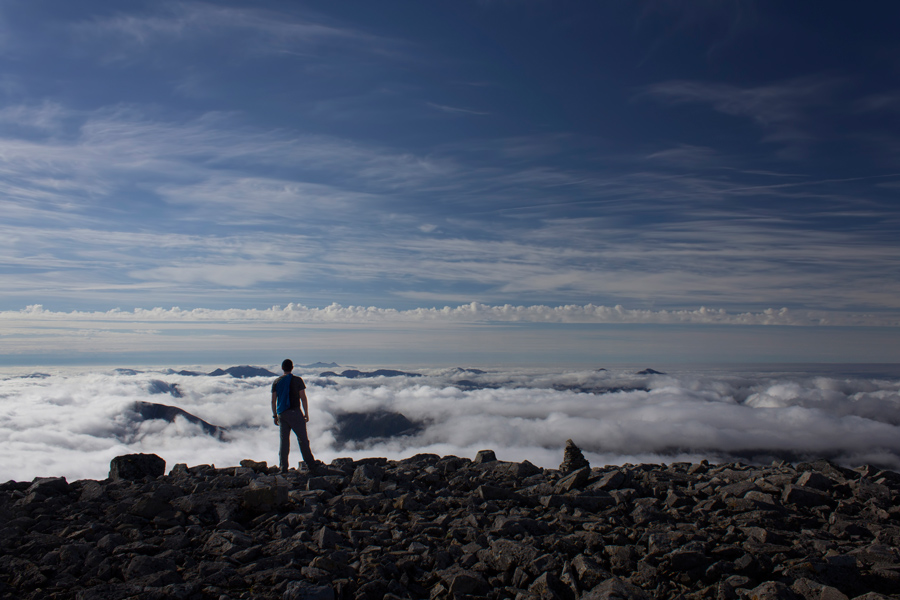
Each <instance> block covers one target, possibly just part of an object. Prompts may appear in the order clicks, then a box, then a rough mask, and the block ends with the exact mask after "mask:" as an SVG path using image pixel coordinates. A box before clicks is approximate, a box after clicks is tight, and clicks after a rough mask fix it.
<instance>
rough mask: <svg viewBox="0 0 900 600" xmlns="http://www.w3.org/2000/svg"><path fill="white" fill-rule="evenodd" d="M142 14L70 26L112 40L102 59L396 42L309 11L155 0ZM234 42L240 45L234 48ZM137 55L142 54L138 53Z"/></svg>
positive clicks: (93, 38)
mask: <svg viewBox="0 0 900 600" xmlns="http://www.w3.org/2000/svg"><path fill="white" fill-rule="evenodd" d="M153 8H154V10H152V11H149V12H147V13H144V14H135V13H126V12H124V11H123V12H118V13H115V14H112V15H104V16H96V17H94V18H89V19H85V20H83V21H81V22H79V23H76V24H74V25H73V26H72V30H73V32H74V33H75V35H76V36H77V38H78V39H79V41H81V42H94V43H101V42H113V43H115V44H114V45H112V46H108V47H109V48H110V50H109V52H110V53H109V54H108V55H107V58H108V59H109V60H126V59H133V58H135V56H136V54H135V52H136V51H137V50H139V49H141V50H142V49H146V48H148V47H158V46H161V45H170V44H172V43H173V42H178V43H182V44H188V45H190V46H195V45H197V44H198V43H201V42H202V43H207V44H208V43H210V42H211V41H212V40H219V41H222V40H225V39H230V40H231V42H232V43H231V44H230V45H231V47H232V50H238V49H239V51H240V52H241V53H249V54H256V55H259V56H265V55H272V54H280V53H292V52H294V53H300V54H305V55H311V53H313V52H314V51H315V50H316V49H317V48H322V47H332V48H343V49H346V48H347V47H348V46H350V47H351V48H358V47H361V46H362V47H365V48H367V49H368V50H373V49H380V50H381V53H382V54H386V53H388V50H389V49H390V48H391V47H396V46H397V45H398V42H397V41H395V40H389V39H387V38H384V37H381V36H378V35H375V34H372V33H368V32H364V31H362V30H359V29H354V28H350V27H348V26H346V25H345V24H337V23H334V22H328V20H327V19H325V18H324V17H323V16H322V15H321V14H317V13H315V12H313V11H310V10H304V11H292V12H288V13H285V12H278V11H273V10H267V9H266V8H260V7H252V8H251V7H228V6H221V5H216V4H212V3H206V2H160V3H154V4H153ZM235 38H238V39H240V40H241V43H240V44H233V42H234V40H235ZM140 56H144V55H143V53H142V52H141V54H140Z"/></svg>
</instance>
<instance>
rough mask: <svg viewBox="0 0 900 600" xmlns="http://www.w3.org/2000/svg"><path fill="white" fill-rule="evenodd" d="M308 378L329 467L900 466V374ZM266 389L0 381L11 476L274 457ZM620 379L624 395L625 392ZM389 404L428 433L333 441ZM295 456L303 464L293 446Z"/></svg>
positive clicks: (82, 375) (314, 431)
mask: <svg viewBox="0 0 900 600" xmlns="http://www.w3.org/2000/svg"><path fill="white" fill-rule="evenodd" d="M271 368H273V369H274V368H275V366H274V365H273V366H271ZM210 370H211V369H210ZM303 376H304V377H305V378H306V380H307V384H308V385H309V396H310V404H311V419H310V425H309V431H310V437H311V441H312V447H313V451H314V452H315V453H316V455H317V456H318V457H319V458H321V459H324V460H326V461H330V460H331V459H333V458H335V457H338V456H348V455H351V456H354V457H356V458H360V457H362V456H387V457H390V458H402V457H406V456H411V455H413V454H416V453H418V452H438V453H440V454H455V455H458V456H467V457H470V458H471V457H474V454H475V452H477V451H478V450H481V449H484V448H491V449H493V450H495V451H496V453H497V455H498V457H499V458H500V459H501V460H514V461H521V460H526V459H527V460H531V461H532V462H535V463H536V464H539V465H540V466H543V467H549V468H555V467H556V466H557V465H558V464H559V463H560V462H561V461H562V451H563V446H564V445H565V440H566V439H569V438H571V439H573V440H575V442H576V443H577V444H578V445H579V446H580V447H581V448H582V449H583V450H584V451H585V454H586V456H587V457H588V459H589V460H591V462H592V464H594V465H595V466H600V465H603V464H617V463H618V464H621V463H624V462H635V461H651V462H657V461H658V462H671V461H673V460H692V461H699V460H701V459H703V458H706V459H710V460H712V461H714V462H717V461H726V460H728V461H731V460H740V461H743V462H748V461H761V462H768V461H770V460H772V458H773V457H782V458H788V459H790V460H805V459H815V458H819V457H826V458H829V459H832V460H837V461H839V462H841V463H843V464H845V465H850V466H856V465H858V464H861V463H863V462H866V461H869V460H877V461H878V462H879V463H880V464H882V465H884V466H888V467H890V468H893V469H897V468H900V441H898V440H900V435H898V433H900V386H898V384H897V382H896V376H894V377H892V378H878V377H872V376H866V375H862V376H848V375H843V374H840V373H835V372H832V373H827V372H824V373H823V372H818V373H816V372H809V373H803V372H794V373H787V372H785V373H771V372H770V373H753V372H731V373H728V372H725V371H723V372H718V373H709V372H707V373H695V372H691V371H682V372H679V373H675V374H672V375H658V376H652V377H648V376H639V375H635V374H633V371H625V370H612V371H602V372H598V371H562V372H560V371H549V370H539V371H536V370H505V371H491V372H489V373H485V374H480V375H479V374H474V373H460V372H455V371H453V370H428V371H425V376H424V377H421V378H414V379H408V378H393V379H373V380H342V381H341V383H340V384H339V385H337V386H325V387H322V386H320V384H321V383H322V380H321V379H320V378H319V377H318V376H317V375H316V374H314V373H306V374H303ZM461 379H466V380H469V381H470V382H471V381H472V380H474V381H476V382H479V383H481V384H483V385H485V386H492V387H489V388H487V389H475V390H469V391H465V390H464V389H460V388H459V387H456V386H455V385H454V383H455V382H456V381H459V380H461ZM153 380H164V381H166V382H167V383H169V384H175V385H177V386H178V389H179V390H180V392H181V393H182V397H181V398H174V397H172V396H170V395H167V394H150V393H149V391H150V390H152V388H153V386H152V385H150V384H151V382H152V381H153ZM269 385H270V380H269V379H267V378H259V379H249V380H237V379H232V378H229V377H217V378H210V377H187V376H180V375H174V374H172V373H165V372H145V373H138V374H136V375H123V374H116V373H102V372H70V373H68V374H67V373H64V372H60V373H55V374H53V375H52V376H51V377H49V378H45V379H23V378H7V379H0V442H2V443H0V465H3V467H0V479H3V480H6V479H17V480H30V479H32V478H33V477H36V476H49V475H63V476H66V477H68V478H70V479H74V478H83V477H90V478H103V477H105V476H106V473H107V470H108V465H109V461H110V460H111V459H112V458H113V457H114V456H116V455H118V454H126V453H132V452H152V453H156V454H159V455H160V456H162V457H163V458H164V459H165V460H166V461H167V465H168V467H169V468H171V467H172V466H173V465H174V464H175V463H178V462H186V463H188V464H191V465H194V464H202V463H207V464H209V463H214V464H216V465H218V466H231V465H236V464H238V462H239V461H240V460H241V459H244V458H251V459H254V460H266V461H267V462H269V463H270V464H273V463H275V462H276V461H277V436H278V434H277V429H275V428H274V427H272V426H271V423H270V422H269V421H270V420H269V419H268V418H267V417H266V415H267V414H268V413H267V410H266V403H267V398H266V396H267V393H266V391H267V388H268V386H269ZM622 388H624V389H625V390H626V391H616V390H617V389H622ZM629 389H630V391H628V390H629ZM573 390H593V393H586V392H584V391H573ZM604 390H607V391H604ZM762 398H772V399H777V400H773V401H761V399H762ZM135 400H141V401H146V402H156V403H162V404H169V405H174V406H178V407H180V408H183V409H184V410H186V411H188V412H190V413H192V414H194V415H196V416H198V417H200V418H202V419H204V420H206V421H208V422H210V423H213V424H215V425H221V426H225V427H228V428H229V432H228V434H227V436H226V440H225V441H221V440H217V439H215V438H212V437H209V436H206V435H203V434H202V432H200V431H199V430H198V429H197V428H196V427H194V426H192V425H190V424H189V423H187V422H185V421H182V420H176V421H175V422H174V423H171V424H168V423H164V422H160V421H153V422H144V423H140V422H135V421H134V415H133V414H131V413H130V412H129V410H128V409H129V406H130V404H131V403H132V402H134V401H135ZM377 409H384V410H390V411H396V412H400V413H402V414H404V415H406V416H407V417H408V418H410V419H413V420H415V421H419V422H422V423H423V424H424V425H425V428H424V430H423V431H422V432H421V433H420V434H419V435H417V436H415V437H412V438H405V439H397V440H392V441H388V442H385V443H379V444H375V445H373V444H370V443H361V444H359V445H357V446H356V447H354V448H351V449H347V448H342V447H337V446H336V445H335V444H334V436H333V432H332V431H331V430H332V427H333V425H334V423H335V420H336V416H337V415H338V414H339V413H341V412H354V411H371V410H377ZM292 456H293V457H294V460H299V459H300V457H299V452H297V450H296V447H294V448H293V450H292Z"/></svg>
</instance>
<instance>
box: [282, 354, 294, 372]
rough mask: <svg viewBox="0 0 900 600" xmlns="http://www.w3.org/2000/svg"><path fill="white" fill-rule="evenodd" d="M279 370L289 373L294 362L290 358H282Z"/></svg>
mask: <svg viewBox="0 0 900 600" xmlns="http://www.w3.org/2000/svg"><path fill="white" fill-rule="evenodd" d="M281 370H282V371H284V372H285V373H290V372H291V371H293V370H294V363H293V362H292V361H291V359H289V358H286V359H284V361H283V362H282V363H281Z"/></svg>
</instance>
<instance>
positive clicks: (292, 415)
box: [278, 409, 316, 471]
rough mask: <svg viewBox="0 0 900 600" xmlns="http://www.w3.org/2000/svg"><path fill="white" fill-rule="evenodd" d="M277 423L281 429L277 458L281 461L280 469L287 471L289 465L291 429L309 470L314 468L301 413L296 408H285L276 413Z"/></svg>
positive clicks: (304, 422) (304, 420)
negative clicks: (281, 411)
mask: <svg viewBox="0 0 900 600" xmlns="http://www.w3.org/2000/svg"><path fill="white" fill-rule="evenodd" d="M278 425H279V427H280V429H281V449H280V451H279V453H278V458H279V460H280V461H281V470H282V471H287V470H288V467H290V462H288V454H290V452H291V431H293V432H294V433H295V434H296V435H297V443H299V444H300V454H302V455H303V461H304V462H305V463H306V466H307V467H309V469H310V471H314V470H315V468H316V463H315V460H316V459H315V457H313V453H312V450H310V449H309V437H308V436H307V435H306V419H305V418H304V417H303V413H302V412H301V411H299V410H296V409H290V410H286V411H284V412H283V413H281V414H280V415H278Z"/></svg>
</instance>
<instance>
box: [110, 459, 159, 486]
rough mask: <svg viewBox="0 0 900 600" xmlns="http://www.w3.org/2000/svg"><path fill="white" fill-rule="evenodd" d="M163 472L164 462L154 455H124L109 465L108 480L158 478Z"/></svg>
mask: <svg viewBox="0 0 900 600" xmlns="http://www.w3.org/2000/svg"><path fill="white" fill-rule="evenodd" d="M165 472H166V461H165V460H163V459H162V458H160V457H159V456H157V455H155V454H126V455H125V456H117V457H115V458H114V459H112V462H110V463H109V478H110V479H111V480H113V481H120V480H126V481H138V480H140V479H143V478H145V477H151V478H155V477H160V476H162V475H164V474H165Z"/></svg>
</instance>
